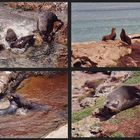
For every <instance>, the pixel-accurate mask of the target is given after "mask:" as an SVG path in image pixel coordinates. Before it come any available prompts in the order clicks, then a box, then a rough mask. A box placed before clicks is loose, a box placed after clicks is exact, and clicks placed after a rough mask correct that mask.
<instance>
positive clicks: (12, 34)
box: [5, 28, 17, 43]
mask: <svg viewBox="0 0 140 140" xmlns="http://www.w3.org/2000/svg"><path fill="white" fill-rule="evenodd" d="M5 40H6V41H7V42H8V43H11V42H14V41H16V40H17V35H16V33H15V32H14V30H13V29H11V28H9V29H8V30H7V33H6V37H5Z"/></svg>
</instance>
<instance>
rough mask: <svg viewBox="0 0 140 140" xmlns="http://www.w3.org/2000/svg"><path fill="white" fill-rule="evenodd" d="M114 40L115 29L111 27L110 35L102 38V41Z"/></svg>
mask: <svg viewBox="0 0 140 140" xmlns="http://www.w3.org/2000/svg"><path fill="white" fill-rule="evenodd" d="M115 38H116V28H114V27H113V28H112V30H111V34H109V35H105V36H103V37H102V41H106V40H115Z"/></svg>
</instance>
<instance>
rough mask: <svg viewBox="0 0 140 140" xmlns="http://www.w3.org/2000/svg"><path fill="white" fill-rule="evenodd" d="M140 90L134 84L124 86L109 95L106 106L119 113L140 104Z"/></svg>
mask: <svg viewBox="0 0 140 140" xmlns="http://www.w3.org/2000/svg"><path fill="white" fill-rule="evenodd" d="M139 94H140V90H139V89H138V88H136V87H133V86H122V87H120V88H118V89H116V90H114V91H113V92H111V93H110V94H109V95H108V96H107V101H106V104H105V107H106V108H107V109H109V110H110V111H111V112H114V113H118V112H120V111H122V110H125V109H128V108H130V107H133V106H135V105H138V104H140V96H139Z"/></svg>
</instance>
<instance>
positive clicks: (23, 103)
mask: <svg viewBox="0 0 140 140" xmlns="http://www.w3.org/2000/svg"><path fill="white" fill-rule="evenodd" d="M11 97H12V98H13V100H14V101H15V103H16V104H17V106H18V108H25V109H28V110H32V111H47V112H48V111H50V110H51V107H50V106H48V105H42V104H38V103H34V102H31V101H27V100H25V98H23V97H21V96H20V95H17V94H12V95H11Z"/></svg>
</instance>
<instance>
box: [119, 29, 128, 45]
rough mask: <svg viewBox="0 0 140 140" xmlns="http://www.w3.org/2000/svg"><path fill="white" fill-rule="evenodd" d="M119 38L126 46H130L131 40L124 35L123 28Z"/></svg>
mask: <svg viewBox="0 0 140 140" xmlns="http://www.w3.org/2000/svg"><path fill="white" fill-rule="evenodd" d="M120 38H121V40H122V41H123V42H125V43H127V44H128V45H131V39H130V37H129V36H128V35H126V32H125V30H124V29H123V28H122V31H121V33H120Z"/></svg>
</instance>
